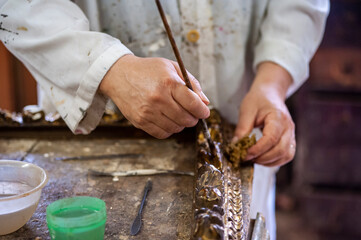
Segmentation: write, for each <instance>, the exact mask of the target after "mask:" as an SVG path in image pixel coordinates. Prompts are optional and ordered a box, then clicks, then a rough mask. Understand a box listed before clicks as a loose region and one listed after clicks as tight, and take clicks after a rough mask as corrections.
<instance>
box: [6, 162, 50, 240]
mask: <svg viewBox="0 0 361 240" xmlns="http://www.w3.org/2000/svg"><path fill="white" fill-rule="evenodd" d="M47 182H48V177H47V175H46V172H45V171H44V170H43V169H42V168H40V167H38V166H36V165H34V164H31V163H28V162H22V161H15V160H0V223H1V224H0V235H5V234H9V233H12V232H14V231H16V230H18V229H19V228H21V227H22V226H23V225H24V224H25V223H26V222H27V221H28V220H29V219H30V218H31V216H32V215H33V214H34V212H35V210H36V208H37V206H38V203H39V199H40V195H41V189H42V188H43V187H44V186H45V185H46V183H47Z"/></svg>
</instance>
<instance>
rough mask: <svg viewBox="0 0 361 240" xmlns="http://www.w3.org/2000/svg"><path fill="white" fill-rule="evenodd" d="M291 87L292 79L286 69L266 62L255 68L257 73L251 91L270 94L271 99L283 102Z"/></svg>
mask: <svg viewBox="0 0 361 240" xmlns="http://www.w3.org/2000/svg"><path fill="white" fill-rule="evenodd" d="M291 85H292V77H291V75H290V74H289V73H288V72H287V71H286V69H284V68H283V67H281V66H280V65H278V64H276V63H273V62H268V61H267V62H262V63H260V64H259V65H258V66H257V73H256V77H255V79H254V82H253V84H252V86H251V91H261V92H263V93H264V94H267V95H269V94H271V95H273V96H272V97H275V98H277V99H280V100H282V101H284V100H285V99H286V95H287V91H288V89H289V87H290V86H291Z"/></svg>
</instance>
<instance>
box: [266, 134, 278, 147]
mask: <svg viewBox="0 0 361 240" xmlns="http://www.w3.org/2000/svg"><path fill="white" fill-rule="evenodd" d="M268 139H269V140H268V141H269V142H270V144H271V145H272V146H274V145H276V143H277V141H278V138H277V136H275V135H269V136H268Z"/></svg>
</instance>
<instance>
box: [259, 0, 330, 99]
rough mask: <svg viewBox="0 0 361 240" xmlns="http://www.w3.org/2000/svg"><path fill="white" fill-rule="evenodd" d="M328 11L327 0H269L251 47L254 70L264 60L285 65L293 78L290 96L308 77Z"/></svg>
mask: <svg viewBox="0 0 361 240" xmlns="http://www.w3.org/2000/svg"><path fill="white" fill-rule="evenodd" d="M328 12H329V1H328V0H291V1H290V0H270V1H269V3H268V7H267V10H266V15H265V16H264V19H263V22H262V24H261V29H260V33H259V39H258V43H257V45H256V48H255V60H254V62H253V67H254V69H255V70H256V69H257V66H258V64H260V63H261V62H264V61H272V62H275V63H277V64H278V65H280V66H282V67H283V68H285V69H286V70H287V71H288V72H289V73H290V75H291V76H292V78H293V84H292V85H291V87H290V88H289V90H288V93H287V95H288V96H290V95H291V94H292V93H293V92H295V91H296V90H297V89H298V88H299V87H300V86H301V85H302V83H303V82H304V81H305V80H306V79H307V78H308V74H309V67H308V66H309V62H310V60H311V58H312V56H313V55H314V53H315V51H316V49H317V47H318V46H319V44H320V42H321V39H322V36H323V32H324V28H325V22H326V18H327V15H328Z"/></svg>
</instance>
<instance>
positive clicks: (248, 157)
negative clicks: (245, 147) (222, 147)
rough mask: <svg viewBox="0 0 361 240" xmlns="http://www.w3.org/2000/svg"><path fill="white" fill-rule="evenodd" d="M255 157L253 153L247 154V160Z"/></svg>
mask: <svg viewBox="0 0 361 240" xmlns="http://www.w3.org/2000/svg"><path fill="white" fill-rule="evenodd" d="M253 158H254V156H253V155H247V157H246V159H245V160H246V161H249V160H251V159H253Z"/></svg>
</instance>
